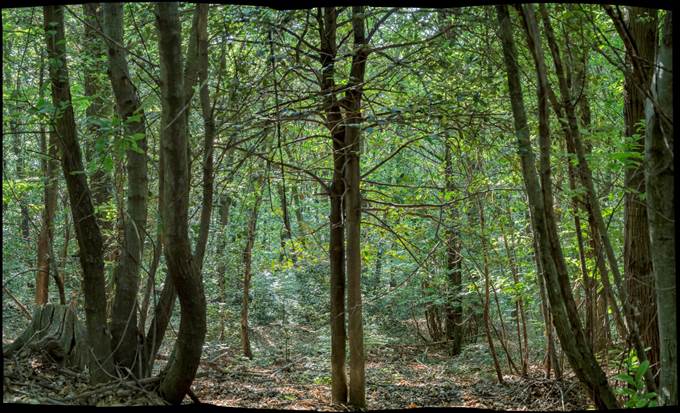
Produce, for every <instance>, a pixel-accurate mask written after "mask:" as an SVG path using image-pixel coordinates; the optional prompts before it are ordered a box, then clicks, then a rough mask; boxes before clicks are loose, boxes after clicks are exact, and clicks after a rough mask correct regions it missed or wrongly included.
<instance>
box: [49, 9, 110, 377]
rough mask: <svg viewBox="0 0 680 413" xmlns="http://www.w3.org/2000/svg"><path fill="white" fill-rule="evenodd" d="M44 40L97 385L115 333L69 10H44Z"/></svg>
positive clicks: (104, 371)
mask: <svg viewBox="0 0 680 413" xmlns="http://www.w3.org/2000/svg"><path fill="white" fill-rule="evenodd" d="M43 11H44V23H45V42H46V43H47V52H48V57H49V59H50V62H57V63H58V64H55V63H50V64H49V65H48V66H49V72H50V80H51V84H52V102H53V105H54V106H55V107H56V108H63V109H59V110H58V112H57V113H56V115H55V119H54V127H55V133H56V135H57V137H58V139H59V142H60V145H61V154H62V169H63V171H64V178H65V179H66V185H67V188H68V193H69V199H70V203H71V214H72V216H73V222H74V226H75V229H76V238H77V240H78V247H79V249H80V254H79V255H80V265H81V267H82V269H83V292H84V296H85V320H86V325H87V335H88V344H89V346H90V347H91V349H92V352H91V353H90V361H89V371H90V379H91V381H92V382H94V383H98V382H103V381H108V380H109V379H110V373H111V372H112V371H113V363H112V362H111V358H110V357H109V356H110V354H111V343H110V335H109V332H108V329H107V322H106V292H105V290H104V284H105V279H104V260H103V249H102V248H103V244H102V236H101V232H100V230H99V226H98V225H97V219H96V217H95V215H94V206H93V204H92V198H91V195H90V189H89V187H88V185H87V179H86V177H85V175H84V174H83V173H82V172H83V171H84V168H83V162H82V157H81V152H80V146H79V145H78V140H77V139H78V137H77V136H76V130H77V129H76V124H75V119H74V116H73V106H72V105H71V91H70V85H69V77H68V69H67V66H66V39H65V38H64V7H63V6H45V7H44V8H43Z"/></svg>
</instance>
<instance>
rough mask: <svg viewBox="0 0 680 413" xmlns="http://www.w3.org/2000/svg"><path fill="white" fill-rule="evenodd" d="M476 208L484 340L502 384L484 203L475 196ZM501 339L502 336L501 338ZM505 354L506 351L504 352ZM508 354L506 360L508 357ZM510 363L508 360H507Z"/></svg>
mask: <svg viewBox="0 0 680 413" xmlns="http://www.w3.org/2000/svg"><path fill="white" fill-rule="evenodd" d="M477 209H478V210H479V231H480V235H479V237H480V238H479V241H480V243H481V246H482V262H483V267H482V270H483V272H484V331H485V332H486V341H487V343H488V344H489V352H490V353H491V358H492V359H493V366H494V369H495V370H496V377H497V378H498V382H499V383H500V384H504V381H503V372H502V371H501V365H500V363H498V356H497V355H496V347H495V346H494V343H493V338H492V337H491V320H490V319H489V313H490V312H489V304H490V301H491V298H490V295H489V292H490V285H491V280H490V278H489V277H490V276H489V256H488V249H487V246H486V225H485V219H484V205H483V204H482V201H481V199H480V197H479V196H478V197H477ZM501 340H502V338H501ZM506 354H507V352H506ZM509 357H510V356H509V355H508V360H510V359H509ZM509 363H510V362H509Z"/></svg>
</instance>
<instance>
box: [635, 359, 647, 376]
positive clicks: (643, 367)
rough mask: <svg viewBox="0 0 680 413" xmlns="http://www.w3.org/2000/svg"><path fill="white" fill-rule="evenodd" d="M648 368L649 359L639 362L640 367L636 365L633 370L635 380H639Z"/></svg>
mask: <svg viewBox="0 0 680 413" xmlns="http://www.w3.org/2000/svg"><path fill="white" fill-rule="evenodd" d="M648 369H649V360H645V361H643V362H642V363H640V367H638V368H637V371H636V372H635V381H641V380H642V378H643V377H644V376H645V373H646V372H647V370H648Z"/></svg>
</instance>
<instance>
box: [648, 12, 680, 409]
mask: <svg viewBox="0 0 680 413" xmlns="http://www.w3.org/2000/svg"><path fill="white" fill-rule="evenodd" d="M672 74H673V15H672V12H671V11H667V12H666V16H665V18H664V23H663V29H662V35H661V44H660V46H659V51H658V53H657V58H656V69H655V71H654V76H653V79H652V85H651V95H652V98H654V99H656V101H657V102H658V105H657V106H656V107H655V105H653V103H652V101H651V99H648V100H647V101H646V102H645V120H646V123H647V127H646V129H645V162H646V170H645V184H646V186H647V205H648V210H647V212H648V216H647V219H648V220H649V234H650V242H651V252H652V262H653V266H654V278H655V282H656V300H657V308H658V311H659V312H658V320H659V350H660V357H659V358H660V361H661V367H660V369H659V370H660V373H659V392H658V394H659V401H660V403H659V404H661V405H666V406H673V405H677V404H678V359H677V338H678V334H677V325H676V322H677V316H676V311H677V304H676V303H677V302H676V272H675V221H674V219H675V204H674V199H673V190H674V182H673V179H674V176H673V123H672V121H671V119H673V116H672V114H673V75H672ZM662 112H665V113H662Z"/></svg>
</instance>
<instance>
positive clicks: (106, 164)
mask: <svg viewBox="0 0 680 413" xmlns="http://www.w3.org/2000/svg"><path fill="white" fill-rule="evenodd" d="M102 167H103V168H104V170H105V171H106V172H111V171H113V158H111V155H107V156H106V157H104V161H103V163H102Z"/></svg>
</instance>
